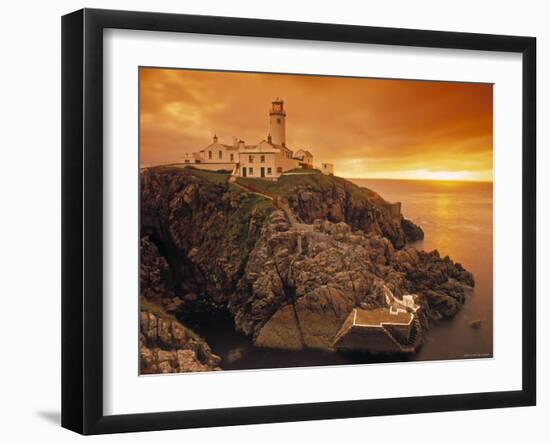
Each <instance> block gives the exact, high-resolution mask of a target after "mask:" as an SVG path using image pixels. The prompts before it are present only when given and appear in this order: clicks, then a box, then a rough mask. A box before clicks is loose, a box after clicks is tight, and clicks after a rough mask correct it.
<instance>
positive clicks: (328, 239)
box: [141, 168, 474, 363]
mask: <svg viewBox="0 0 550 443" xmlns="http://www.w3.org/2000/svg"><path fill="white" fill-rule="evenodd" d="M141 236H142V244H141V260H142V262H141V279H142V287H141V295H142V297H143V298H144V300H147V301H148V302H151V303H154V304H155V305H156V306H160V307H161V308H162V309H164V310H166V312H169V313H170V314H173V315H175V316H176V317H178V316H179V315H180V314H182V313H189V312H193V311H194V310H198V309H202V310H205V309H206V310H208V309H210V308H212V309H213V308H220V307H221V308H223V309H227V310H229V312H230V313H231V316H232V317H233V319H234V323H235V327H236V328H237V329H239V330H240V331H242V332H243V333H245V334H246V335H248V336H249V337H250V339H251V340H253V341H254V343H255V344H256V345H258V346H267V347H279V348H285V349H302V348H304V347H309V348H320V349H331V342H332V339H333V337H334V334H335V333H336V331H337V329H338V327H339V326H340V324H341V322H342V321H343V319H344V318H345V317H346V316H347V315H348V314H349V312H350V311H351V309H352V308H353V307H355V306H361V307H363V308H367V309H368V308H369V307H371V308H372V307H376V306H381V305H383V303H384V297H383V295H382V290H381V288H382V287H383V286H384V285H386V286H387V287H388V288H390V289H391V290H392V291H393V292H394V294H395V295H396V296H398V297H399V296H401V295H403V294H405V293H418V294H419V295H420V302H421V303H422V305H423V307H424V310H423V311H424V312H425V318H424V319H423V324H424V325H425V326H427V324H428V320H429V319H431V320H437V319H440V318H443V317H450V316H453V315H454V314H455V313H456V312H457V311H458V309H459V308H460V307H461V305H462V304H463V302H464V293H465V291H466V290H468V289H469V288H471V287H472V286H473V284H474V282H473V277H472V275H471V274H470V273H469V272H468V271H466V270H465V269H463V268H462V266H461V265H460V264H457V263H453V262H452V261H451V260H450V259H449V258H448V257H444V258H441V257H440V256H439V253H438V252H437V251H433V252H430V253H427V252H423V251H418V250H416V249H415V248H413V247H409V246H406V244H407V242H408V241H413V240H417V239H419V238H422V236H423V232H422V230H421V229H420V228H419V227H418V226H416V225H414V224H413V223H412V222H410V221H408V220H406V219H405V218H403V216H402V215H401V213H400V208H399V207H396V206H395V205H392V204H390V203H388V202H386V201H384V200H383V199H382V198H381V197H380V196H379V195H377V194H376V193H374V192H372V191H370V190H368V189H366V188H359V187H357V186H355V185H353V184H352V183H350V182H348V181H346V180H343V179H341V178H338V177H330V176H324V175H322V174H310V175H295V176H283V177H281V178H280V179H279V180H278V181H277V182H268V181H262V180H253V179H248V180H242V179H240V180H239V181H238V182H237V183H230V182H229V181H228V176H227V174H223V173H215V172H207V171H199V170H194V169H191V168H187V169H176V168H152V169H149V170H146V171H144V172H142V174H141ZM210 363H212V362H210Z"/></svg>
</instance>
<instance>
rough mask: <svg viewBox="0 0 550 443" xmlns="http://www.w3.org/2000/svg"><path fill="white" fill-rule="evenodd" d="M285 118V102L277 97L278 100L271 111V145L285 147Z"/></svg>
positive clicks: (273, 102)
mask: <svg viewBox="0 0 550 443" xmlns="http://www.w3.org/2000/svg"><path fill="white" fill-rule="evenodd" d="M285 117H286V112H285V108H284V101H283V100H282V99H280V98H278V97H277V99H276V100H273V101H272V102H271V110H270V111H269V135H270V136H271V143H273V144H274V145H282V146H285V143H286V131H285Z"/></svg>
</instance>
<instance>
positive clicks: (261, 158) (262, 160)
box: [260, 155, 265, 163]
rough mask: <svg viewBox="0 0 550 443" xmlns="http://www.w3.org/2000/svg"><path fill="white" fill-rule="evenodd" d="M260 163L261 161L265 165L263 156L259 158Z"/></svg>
mask: <svg viewBox="0 0 550 443" xmlns="http://www.w3.org/2000/svg"><path fill="white" fill-rule="evenodd" d="M260 161H261V162H262V163H265V155H262V156H260Z"/></svg>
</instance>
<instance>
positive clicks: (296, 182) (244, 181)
mask: <svg viewBox="0 0 550 443" xmlns="http://www.w3.org/2000/svg"><path fill="white" fill-rule="evenodd" d="M237 183H239V184H241V185H243V186H246V187H249V188H251V189H257V190H258V191H260V192H265V193H267V194H271V195H275V196H279V197H286V198H288V197H289V196H290V195H291V194H293V192H294V188H295V187H296V186H308V187H310V188H312V189H313V190H316V191H319V192H327V191H330V190H331V189H332V188H334V187H335V186H341V187H344V188H345V189H346V191H347V192H348V194H349V195H350V196H351V197H352V198H353V199H355V200H357V201H360V200H363V199H366V200H368V201H369V202H370V203H373V204H377V205H383V204H387V202H386V201H385V200H384V199H383V198H382V197H380V196H379V195H378V194H377V193H376V192H374V191H372V190H370V189H368V188H362V187H360V186H357V185H356V184H354V183H352V182H350V181H348V180H346V179H344V178H341V177H337V176H334V175H326V174H323V173H322V172H321V171H318V170H317V169H303V168H297V169H292V170H290V171H288V172H287V173H285V174H284V175H281V176H280V177H279V179H278V180H276V181H271V180H265V179H261V178H244V177H239V178H237Z"/></svg>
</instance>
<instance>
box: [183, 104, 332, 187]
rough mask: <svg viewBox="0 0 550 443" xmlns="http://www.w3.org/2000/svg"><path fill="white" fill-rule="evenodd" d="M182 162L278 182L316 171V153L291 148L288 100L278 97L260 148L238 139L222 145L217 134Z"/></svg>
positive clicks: (184, 157) (187, 155)
mask: <svg viewBox="0 0 550 443" xmlns="http://www.w3.org/2000/svg"><path fill="white" fill-rule="evenodd" d="M182 162H183V163H185V164H190V165H191V164H192V165H193V166H194V167H196V168H200V169H209V170H227V171H231V172H232V173H233V174H234V175H238V176H240V177H257V178H266V179H276V178H277V177H279V176H280V175H281V174H283V173H284V172H286V171H289V170H291V169H294V168H300V167H302V168H313V154H312V153H311V152H309V151H307V150H305V149H299V150H298V151H296V153H294V152H293V151H292V150H291V149H290V148H288V147H287V145H286V110H285V108H284V101H283V100H282V99H279V98H277V99H276V100H274V101H273V102H272V103H271V109H270V110H269V130H268V136H267V139H266V140H262V141H261V142H259V143H258V144H256V145H247V144H246V143H245V142H244V141H243V140H240V139H237V138H235V139H234V140H233V143H232V144H230V145H227V144H223V143H220V142H219V139H218V137H217V136H216V135H214V137H213V139H212V143H210V144H209V145H208V146H206V147H205V148H204V149H201V150H200V151H198V152H192V153H187V154H184V156H183V158H182ZM323 165H329V164H328V163H323ZM329 166H330V173H334V167H333V166H332V165H329ZM319 169H321V170H323V169H322V168H319ZM325 173H328V172H325Z"/></svg>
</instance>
